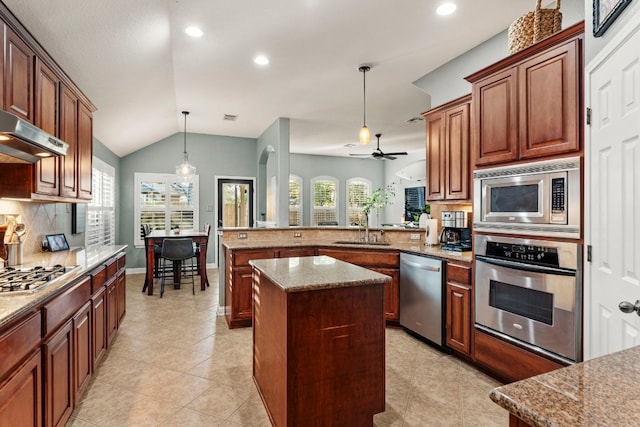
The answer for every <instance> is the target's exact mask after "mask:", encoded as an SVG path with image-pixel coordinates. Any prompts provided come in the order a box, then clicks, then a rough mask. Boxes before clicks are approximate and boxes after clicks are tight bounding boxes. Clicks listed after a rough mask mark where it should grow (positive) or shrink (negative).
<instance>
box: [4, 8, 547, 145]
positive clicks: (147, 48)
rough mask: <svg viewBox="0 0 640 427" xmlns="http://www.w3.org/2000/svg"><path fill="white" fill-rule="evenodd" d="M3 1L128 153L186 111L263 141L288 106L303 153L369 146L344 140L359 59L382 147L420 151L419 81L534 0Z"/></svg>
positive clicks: (358, 101)
mask: <svg viewBox="0 0 640 427" xmlns="http://www.w3.org/2000/svg"><path fill="white" fill-rule="evenodd" d="M3 2H4V3H5V4H6V5H7V6H8V7H9V9H10V10H11V11H12V12H13V13H14V14H15V15H16V16H17V17H18V19H19V20H20V21H21V22H22V23H23V24H24V25H25V26H26V27H27V28H28V29H29V31H30V32H31V33H32V34H33V35H34V36H35V37H36V39H38V40H39V41H40V43H41V44H42V45H43V47H44V48H45V49H46V50H47V51H48V52H49V53H50V54H51V56H53V58H55V59H56V61H57V62H58V63H59V64H60V66H61V67H62V68H63V69H64V70H65V71H66V72H67V74H68V75H69V76H70V77H71V79H72V80H73V81H74V82H75V83H76V84H77V85H78V86H79V87H80V88H81V89H82V90H83V92H84V93H85V94H86V95H87V96H88V97H89V99H91V100H92V102H93V103H94V104H95V106H96V107H97V108H98V110H97V111H96V113H95V115H94V136H95V137H96V138H98V139H99V140H100V141H101V142H102V143H103V144H105V145H106V146H107V147H108V148H110V149H111V150H112V151H113V152H114V153H116V154H117V155H119V156H124V155H127V154H129V153H131V152H133V151H136V150H138V149H140V148H142V147H145V146H147V145H149V144H152V143H154V142H156V141H158V140H160V139H162V138H165V137H167V136H170V135H172V134H174V133H176V132H182V131H183V129H184V118H183V116H182V115H181V113H180V112H181V111H182V110H189V111H190V112H191V114H190V115H189V117H188V120H187V130H188V131H189V132H197V133H206V134H217V135H230V136H241V137H251V138H255V137H258V136H259V135H260V134H261V133H262V132H263V131H264V130H265V129H266V128H267V127H268V126H269V125H270V124H271V123H272V122H273V121H274V120H275V119H277V118H278V117H288V118H290V119H291V151H292V152H296V153H309V154H326V155H347V153H349V152H369V151H371V150H370V149H371V148H372V147H354V148H345V147H344V145H345V144H348V143H357V138H358V131H359V128H360V127H361V126H362V121H363V81H362V73H360V72H359V71H358V67H359V66H360V65H361V64H370V65H372V69H371V71H370V72H368V73H367V75H366V79H367V81H366V83H367V90H366V92H367V103H366V104H367V105H366V108H367V125H368V126H369V128H370V129H371V133H372V134H374V133H378V132H380V133H382V134H383V137H382V139H381V144H383V148H384V149H385V151H398V150H401V151H405V150H406V151H412V150H419V149H422V148H423V147H424V127H423V124H422V123H421V122H418V123H417V124H416V123H408V122H407V120H408V119H410V118H412V117H415V116H419V115H420V113H421V112H423V111H424V110H426V109H427V108H428V107H429V98H428V96H427V94H425V93H424V92H423V91H422V90H421V89H420V88H418V87H417V86H416V85H414V84H413V82H414V81H416V80H418V79H419V78H420V77H422V76H423V75H425V74H427V73H428V72H430V71H431V70H433V69H435V68H437V67H438V66H440V65H442V64H443V63H445V62H447V61H449V60H451V59H453V58H455V57H456V56H458V55H460V54H462V53H463V52H465V51H467V50H469V49H471V48H472V47H474V46H476V45H477V44H479V43H481V42H482V41H484V40H487V39H488V38H490V37H492V36H493V35H495V34H497V33H499V32H501V31H503V30H504V29H505V28H507V27H508V26H509V24H510V23H511V22H512V21H513V20H514V19H515V18H516V17H517V16H519V15H521V14H522V13H524V12H526V11H527V10H531V9H532V8H533V3H535V2H531V1H522V0H482V1H478V0H455V3H456V4H457V11H456V12H455V13H454V14H452V15H449V16H446V17H442V16H438V15H437V14H436V8H437V6H439V4H440V3H442V2H443V0H395V1H389V0H385V1H383V0H374V1H365V0H348V1H344V0H343V1H338V0H269V1H255V0H253V1H248V0H233V1H220V0H111V1H99V0H64V1H62V0H57V1H52V0H29V1H24V0H3ZM189 25H197V26H199V27H200V28H201V29H202V30H203V31H204V35H203V36H202V37H200V38H191V37H189V36H187V35H186V34H185V32H184V29H185V28H186V27H187V26H189ZM257 54H264V55H266V56H267V57H268V58H269V59H270V64H268V65H266V66H260V65H256V64H254V62H253V58H254V57H255V56H256V55H257ZM225 114H229V115H237V119H236V120H235V121H229V120H224V116H225ZM372 140H373V141H372V142H373V143H375V138H374V137H373V136H372Z"/></svg>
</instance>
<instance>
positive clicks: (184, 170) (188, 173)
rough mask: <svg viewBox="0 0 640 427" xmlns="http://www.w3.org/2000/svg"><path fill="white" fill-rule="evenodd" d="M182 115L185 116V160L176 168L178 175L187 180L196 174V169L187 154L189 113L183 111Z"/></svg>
mask: <svg viewBox="0 0 640 427" xmlns="http://www.w3.org/2000/svg"><path fill="white" fill-rule="evenodd" d="M182 114H184V159H183V160H182V163H180V164H179V165H178V166H176V175H178V176H180V177H182V178H184V179H185V180H187V179H189V178H191V177H192V176H194V175H195V174H196V167H195V166H193V165H192V164H191V163H189V154H188V153H187V116H188V115H189V112H188V111H183V112H182Z"/></svg>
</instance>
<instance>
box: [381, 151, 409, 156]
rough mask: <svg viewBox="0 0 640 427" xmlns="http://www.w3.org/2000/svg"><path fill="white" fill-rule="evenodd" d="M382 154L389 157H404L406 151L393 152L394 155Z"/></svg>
mask: <svg viewBox="0 0 640 427" xmlns="http://www.w3.org/2000/svg"><path fill="white" fill-rule="evenodd" d="M384 154H386V155H389V156H406V155H407V152H406V151H398V152H395V153H384Z"/></svg>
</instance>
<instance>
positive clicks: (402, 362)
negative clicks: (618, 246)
mask: <svg viewBox="0 0 640 427" xmlns="http://www.w3.org/2000/svg"><path fill="white" fill-rule="evenodd" d="M217 276H218V275H217V270H211V271H210V273H209V279H210V281H211V287H209V288H208V289H207V290H206V291H204V292H202V291H200V289H199V283H196V294H195V295H192V294H191V286H190V285H184V284H183V286H182V287H181V289H179V290H174V289H173V288H172V287H171V286H168V287H167V290H166V293H165V295H164V297H163V298H162V299H161V298H160V297H159V293H158V292H157V291H156V295H153V296H147V295H146V293H142V292H141V289H142V281H143V279H144V277H143V275H140V274H137V275H129V276H127V315H126V317H125V320H124V322H123V323H122V324H121V325H120V329H119V331H118V335H117V338H116V340H115V341H114V342H113V344H112V345H111V346H110V350H109V352H108V354H107V356H106V357H105V358H104V359H103V361H102V363H101V365H100V366H99V368H98V369H97V370H96V372H95V375H94V378H93V380H92V382H91V383H90V385H89V389H88V390H87V393H86V394H85V396H84V397H83V399H82V402H81V403H80V404H79V405H78V407H77V408H76V410H75V411H74V412H73V414H72V417H71V419H70V420H69V422H68V423H67V426H73V427H110V426H118V427H127V426H135V427H137V426H162V427H173V426H181V427H183V426H184V427H190V426H198V427H199V426H212V427H218V426H224V427H254V426H257V427H262V426H265V427H267V426H269V425H270V423H269V420H268V416H267V413H266V410H265V408H264V406H263V404H262V401H261V400H260V397H259V394H258V392H257V389H256V386H255V384H254V382H253V378H252V373H253V372H252V371H253V370H252V362H253V359H252V358H253V349H252V340H253V331H252V329H251V328H239V329H232V330H231V329H229V328H228V327H227V325H226V321H225V318H224V317H223V316H217V315H216V313H217V310H218V304H217V303H218V281H217ZM156 286H157V285H156ZM157 289H158V290H159V287H157ZM385 339H386V347H387V351H386V370H385V372H386V396H385V397H386V410H385V412H383V413H380V414H376V415H375V416H374V418H373V424H374V425H375V426H385V427H390V426H393V427H396V426H397V427H413V426H416V427H417V426H420V427H424V426H449V425H451V426H463V427H469V426H482V427H485V426H488V427H493V426H496V427H500V426H502V427H507V426H508V425H509V421H508V414H507V412H506V411H504V410H503V409H501V408H500V407H498V406H497V405H496V404H494V403H493V402H492V401H491V400H490V399H489V397H488V394H489V392H490V390H491V389H493V388H494V387H497V386H499V385H500V383H498V382H497V381H495V380H494V379H492V378H490V377H488V376H487V375H485V374H484V373H482V372H479V371H477V370H476V369H475V368H473V367H472V366H470V365H468V364H467V363H465V362H463V361H461V360H459V359H456V358H455V357H453V356H450V355H446V354H444V353H442V352H440V351H438V350H437V349H434V348H433V347H431V346H428V345H426V344H425V343H423V342H421V341H420V340H418V339H417V338H415V337H413V336H411V335H409V334H407V333H406V332H404V330H402V329H400V328H387V330H386V335H385Z"/></svg>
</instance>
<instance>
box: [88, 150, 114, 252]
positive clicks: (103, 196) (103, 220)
mask: <svg viewBox="0 0 640 427" xmlns="http://www.w3.org/2000/svg"><path fill="white" fill-rule="evenodd" d="M115 182H116V179H115V169H114V167H113V166H111V165H109V164H107V163H105V162H103V161H102V160H100V159H98V158H96V157H94V158H93V169H92V183H91V185H92V189H91V190H92V192H93V198H92V200H91V202H89V204H88V206H87V227H86V233H85V246H86V247H87V248H95V247H99V246H103V245H114V244H115V234H116V229H115V228H116V211H115V200H116V195H115V191H116V187H115Z"/></svg>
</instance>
